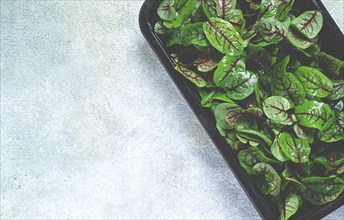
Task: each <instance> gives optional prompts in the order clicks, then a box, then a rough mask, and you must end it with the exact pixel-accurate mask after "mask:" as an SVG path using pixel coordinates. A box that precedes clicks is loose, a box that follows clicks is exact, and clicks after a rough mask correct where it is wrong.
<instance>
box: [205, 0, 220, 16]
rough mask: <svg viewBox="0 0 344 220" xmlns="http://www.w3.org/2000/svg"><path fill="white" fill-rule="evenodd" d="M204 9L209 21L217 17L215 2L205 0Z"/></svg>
mask: <svg viewBox="0 0 344 220" xmlns="http://www.w3.org/2000/svg"><path fill="white" fill-rule="evenodd" d="M202 8H203V11H204V14H205V16H207V18H208V19H210V18H213V17H217V12H216V3H215V1H214V0H203V1H202Z"/></svg>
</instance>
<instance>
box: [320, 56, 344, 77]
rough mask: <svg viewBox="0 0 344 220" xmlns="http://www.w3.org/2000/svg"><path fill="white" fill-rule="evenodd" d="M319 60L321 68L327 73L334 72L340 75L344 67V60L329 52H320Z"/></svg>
mask: <svg viewBox="0 0 344 220" xmlns="http://www.w3.org/2000/svg"><path fill="white" fill-rule="evenodd" d="M317 58H318V61H319V65H320V68H321V69H322V70H323V71H324V72H325V73H332V74H335V75H337V76H339V74H340V71H341V70H342V69H343V68H344V61H343V60H339V59H337V58H335V57H333V56H331V55H328V54H327V53H324V52H321V53H319V54H318V57H317Z"/></svg>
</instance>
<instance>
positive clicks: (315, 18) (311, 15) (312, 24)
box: [291, 11, 323, 39]
mask: <svg viewBox="0 0 344 220" xmlns="http://www.w3.org/2000/svg"><path fill="white" fill-rule="evenodd" d="M291 23H292V26H293V27H295V28H296V29H297V30H298V31H299V32H300V33H302V34H303V35H304V36H305V37H307V38H308V39H313V38H315V37H316V36H317V35H318V34H319V32H320V31H321V29H322V26H323V16H322V14H321V12H320V11H306V12H304V13H303V14H301V15H300V16H299V17H297V18H296V19H294V20H293V21H292V22H291Z"/></svg>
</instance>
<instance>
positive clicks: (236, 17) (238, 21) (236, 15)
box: [226, 9, 245, 32]
mask: <svg viewBox="0 0 344 220" xmlns="http://www.w3.org/2000/svg"><path fill="white" fill-rule="evenodd" d="M226 20H227V21H228V22H229V23H231V24H232V25H233V26H234V27H235V29H236V30H237V31H238V32H241V31H242V30H241V28H242V27H243V25H244V24H245V19H244V17H243V14H242V11H241V10H240V9H235V10H234V11H233V13H232V14H231V15H229V16H228V18H226Z"/></svg>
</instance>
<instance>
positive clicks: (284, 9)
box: [276, 0, 295, 21]
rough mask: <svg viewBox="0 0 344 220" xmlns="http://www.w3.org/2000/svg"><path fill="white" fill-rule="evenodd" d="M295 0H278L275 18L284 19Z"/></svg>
mask: <svg viewBox="0 0 344 220" xmlns="http://www.w3.org/2000/svg"><path fill="white" fill-rule="evenodd" d="M294 1H295V0H280V1H279V3H278V8H277V12H276V18H277V19H278V20H279V21H282V20H284V19H285V18H286V17H287V15H288V13H289V11H290V10H291V9H292V7H293V5H294Z"/></svg>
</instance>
